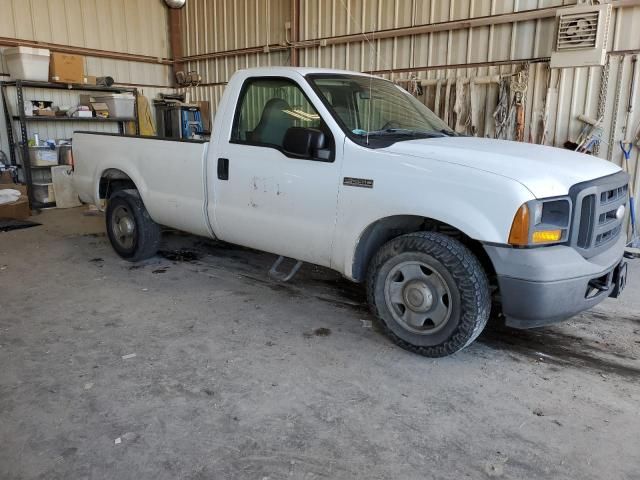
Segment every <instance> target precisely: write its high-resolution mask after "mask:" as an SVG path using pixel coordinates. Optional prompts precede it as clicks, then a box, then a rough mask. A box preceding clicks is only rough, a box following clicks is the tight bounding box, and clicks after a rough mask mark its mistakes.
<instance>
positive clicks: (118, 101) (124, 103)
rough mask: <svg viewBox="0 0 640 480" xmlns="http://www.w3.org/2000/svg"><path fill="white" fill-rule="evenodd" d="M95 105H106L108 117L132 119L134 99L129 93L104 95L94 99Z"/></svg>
mask: <svg viewBox="0 0 640 480" xmlns="http://www.w3.org/2000/svg"><path fill="white" fill-rule="evenodd" d="M94 98H95V100H96V103H106V104H107V107H108V108H109V116H110V117H119V118H133V116H134V108H135V102H136V101H135V98H134V97H133V95H132V94H130V93H106V94H101V95H97V96H95V97H94Z"/></svg>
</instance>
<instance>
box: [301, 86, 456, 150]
mask: <svg viewBox="0 0 640 480" xmlns="http://www.w3.org/2000/svg"><path fill="white" fill-rule="evenodd" d="M307 78H308V79H309V81H310V82H311V84H312V85H313V86H314V87H315V89H316V91H317V93H318V94H319V95H320V97H321V98H322V100H323V102H324V103H325V105H326V106H327V107H328V108H329V110H330V111H331V113H332V114H333V116H334V117H335V119H336V120H337V121H338V123H339V124H340V126H342V128H343V129H344V130H345V132H346V133H347V135H349V137H350V138H351V139H353V140H354V141H356V142H358V143H360V144H361V145H365V146H370V147H384V146H388V145H390V144H392V143H395V142H398V141H402V140H415V139H416V138H433V137H444V136H453V135H456V134H455V132H454V131H453V130H451V129H450V128H449V127H448V126H447V124H445V123H444V122H443V121H442V120H440V119H439V118H438V117H437V116H436V114H435V113H433V112H432V111H431V110H429V109H428V108H427V107H426V106H424V105H423V104H422V103H420V102H419V101H418V100H417V99H415V98H414V97H413V96H412V95H410V94H409V93H408V92H406V91H405V90H403V89H401V88H400V87H398V86H397V85H395V84H393V83H391V82H389V81H387V80H383V79H381V78H374V77H365V76H362V75H342V74H327V75H325V74H316V75H308V77H307Z"/></svg>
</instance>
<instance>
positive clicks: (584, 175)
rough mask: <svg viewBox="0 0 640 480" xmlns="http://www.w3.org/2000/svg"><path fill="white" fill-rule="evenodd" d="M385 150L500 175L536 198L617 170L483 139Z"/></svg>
mask: <svg viewBox="0 0 640 480" xmlns="http://www.w3.org/2000/svg"><path fill="white" fill-rule="evenodd" d="M385 150H387V151H389V152H392V153H394V154H398V155H408V156H411V157H417V158H423V159H428V160H437V161H443V162H448V163H454V164H458V165H464V166H466V167H470V168H475V169H478V170H483V171H486V172H490V173H494V174H496V175H501V176H503V177H507V178H510V179H512V180H515V181H516V182H519V183H521V184H522V185H524V186H525V187H526V188H527V189H529V190H530V191H531V193H533V195H534V196H535V197H536V198H546V197H555V196H560V195H567V194H568V193H569V188H571V186H572V185H575V184H576V183H580V182H585V181H588V180H593V179H595V178H599V177H604V176H607V175H612V174H614V173H616V172H619V171H620V168H619V167H617V166H616V165H614V164H613V163H611V162H608V161H606V160H602V159H599V158H595V157H592V156H590V155H585V154H582V153H576V152H572V151H570V150H563V149H560V148H553V147H545V146H541V145H534V144H530V143H519V142H510V141H506V140H493V139H487V138H474V137H443V138H429V139H420V140H409V141H404V142H396V143H394V144H393V145H391V146H389V147H387V148H385Z"/></svg>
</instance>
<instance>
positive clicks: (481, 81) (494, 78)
mask: <svg viewBox="0 0 640 480" xmlns="http://www.w3.org/2000/svg"><path fill="white" fill-rule="evenodd" d="M414 81H415V82H417V83H419V84H420V85H422V86H423V87H433V86H436V85H437V84H438V82H440V80H436V79H428V78H425V79H415V78H396V79H395V80H394V82H397V83H409V82H414ZM460 81H461V82H462V83H463V84H464V85H467V84H469V83H471V82H472V81H473V83H475V84H476V85H488V84H490V83H500V75H488V76H482V77H464V78H461V79H460Z"/></svg>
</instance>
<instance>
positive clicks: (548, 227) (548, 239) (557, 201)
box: [509, 197, 572, 247]
mask: <svg viewBox="0 0 640 480" xmlns="http://www.w3.org/2000/svg"><path fill="white" fill-rule="evenodd" d="M571 207H572V205H571V200H570V199H569V198H567V197H562V198H551V199H546V200H532V201H530V202H527V203H524V204H523V205H522V206H521V207H520V208H519V209H518V211H517V212H516V215H515V217H514V218H513V223H512V224H511V231H510V232H509V243H510V244H511V245H515V246H519V247H524V246H534V245H548V244H551V243H562V242H565V241H567V239H568V238H569V225H570V223H571Z"/></svg>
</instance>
